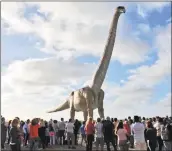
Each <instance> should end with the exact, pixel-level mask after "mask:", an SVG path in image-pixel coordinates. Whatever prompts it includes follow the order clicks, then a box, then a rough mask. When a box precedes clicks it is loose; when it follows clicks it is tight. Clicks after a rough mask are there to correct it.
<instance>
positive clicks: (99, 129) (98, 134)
mask: <svg viewBox="0 0 172 151" xmlns="http://www.w3.org/2000/svg"><path fill="white" fill-rule="evenodd" d="M94 127H95V130H96V133H95V134H96V137H97V138H102V137H103V124H102V123H100V122H98V123H96V124H95V125H94Z"/></svg>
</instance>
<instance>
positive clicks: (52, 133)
mask: <svg viewBox="0 0 172 151" xmlns="http://www.w3.org/2000/svg"><path fill="white" fill-rule="evenodd" d="M49 136H50V145H51V146H53V145H55V132H54V128H53V126H52V124H51V123H50V124H49Z"/></svg>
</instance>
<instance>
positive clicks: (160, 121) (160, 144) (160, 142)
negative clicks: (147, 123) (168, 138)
mask: <svg viewBox="0 0 172 151" xmlns="http://www.w3.org/2000/svg"><path fill="white" fill-rule="evenodd" d="M154 127H155V128H156V130H157V142H158V150H159V151H162V147H163V140H162V138H161V128H162V127H163V119H162V118H161V117H157V118H156V123H155V124H154Z"/></svg>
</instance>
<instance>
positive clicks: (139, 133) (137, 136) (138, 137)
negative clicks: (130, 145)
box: [131, 116, 146, 150]
mask: <svg viewBox="0 0 172 151" xmlns="http://www.w3.org/2000/svg"><path fill="white" fill-rule="evenodd" d="M139 120H140V119H139V117H138V116H134V122H135V123H134V124H133V126H132V127H131V128H132V129H131V131H132V134H133V136H134V145H135V149H136V150H146V143H145V135H144V131H145V127H144V125H143V124H142V123H141V122H140V121H139Z"/></svg>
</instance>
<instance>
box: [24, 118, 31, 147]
mask: <svg viewBox="0 0 172 151" xmlns="http://www.w3.org/2000/svg"><path fill="white" fill-rule="evenodd" d="M29 123H30V120H29V119H28V120H27V121H26V123H25V124H24V126H23V133H24V146H27V142H28V140H29Z"/></svg>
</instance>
